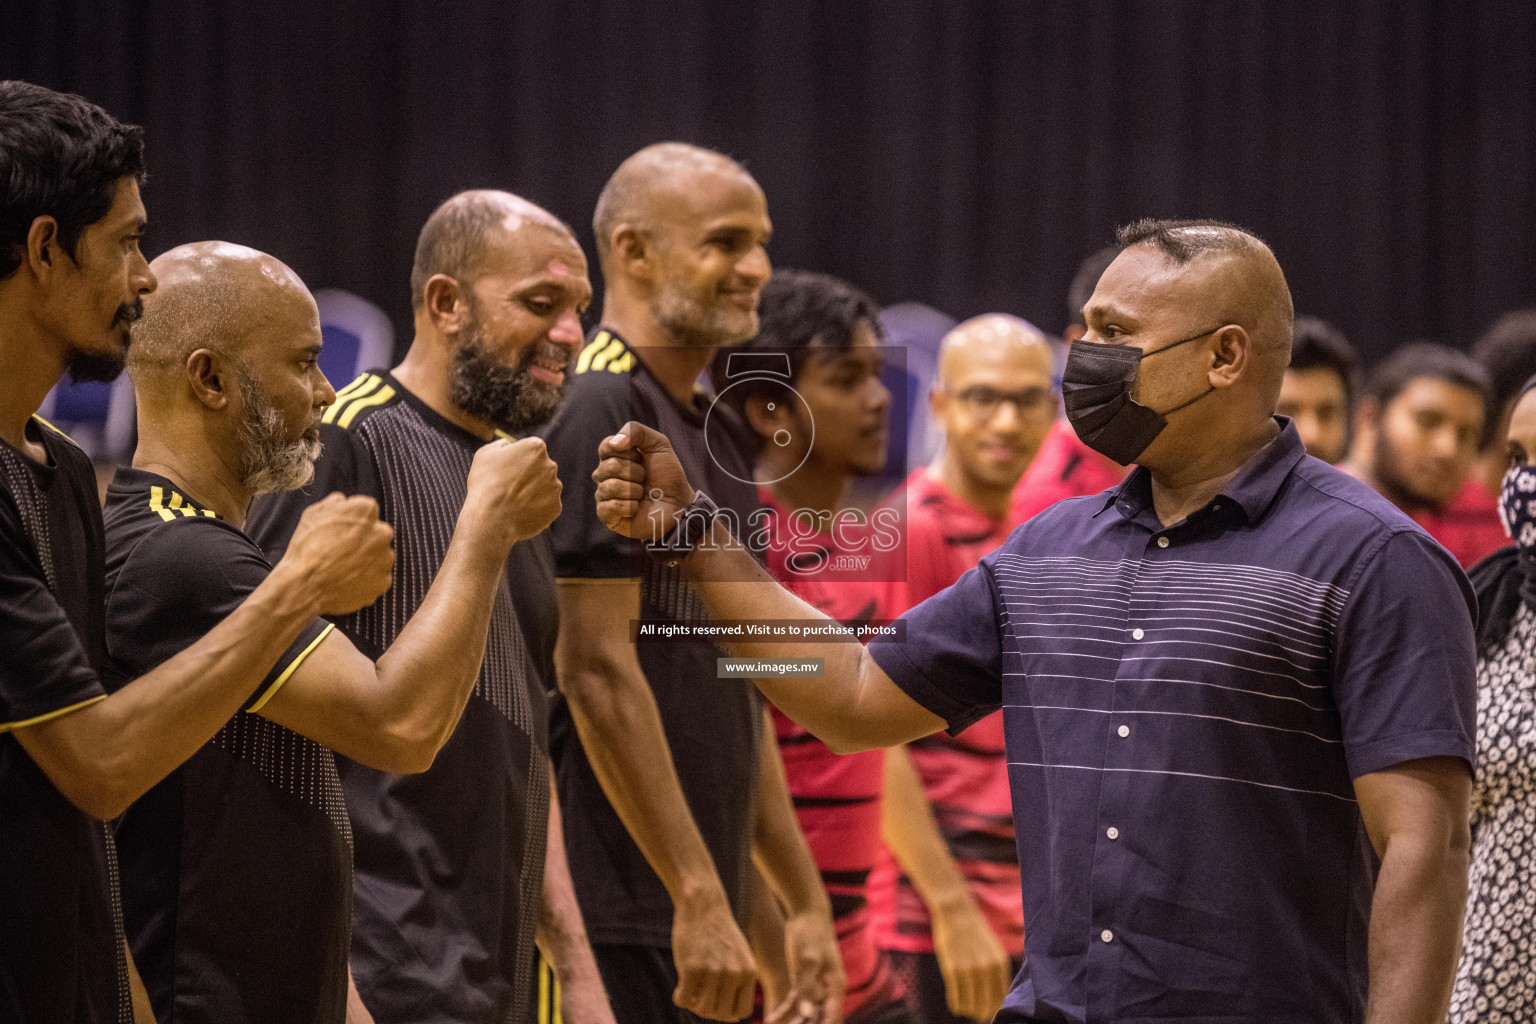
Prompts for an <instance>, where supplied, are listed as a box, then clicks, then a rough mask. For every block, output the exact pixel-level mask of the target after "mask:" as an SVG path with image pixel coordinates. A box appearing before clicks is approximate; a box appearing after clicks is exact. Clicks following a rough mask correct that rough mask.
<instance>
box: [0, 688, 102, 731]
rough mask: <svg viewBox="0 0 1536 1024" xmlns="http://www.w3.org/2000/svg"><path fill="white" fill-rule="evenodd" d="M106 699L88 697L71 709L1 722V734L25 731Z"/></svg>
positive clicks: (99, 695) (72, 705)
mask: <svg viewBox="0 0 1536 1024" xmlns="http://www.w3.org/2000/svg"><path fill="white" fill-rule="evenodd" d="M106 699H107V695H106V694H104V693H99V694H97V695H96V696H94V697H87V698H86V699H85V700H83V701H81V702H80V703H78V704H71V705H70V706H69V707H67V708H59V709H58V710H57V711H49V712H48V713H47V714H42V715H34V716H33V717H31V718H23V719H22V720H21V721H19V722H0V732H10V731H11V730H12V729H25V728H26V727H27V726H29V725H37V724H38V723H39V722H46V721H48V720H49V719H50V718H58V717H59V716H60V715H67V714H69V713H70V712H71V711H79V710H80V709H81V708H83V707H89V706H90V705H92V704H95V703H96V702H97V701H99V700H106Z"/></svg>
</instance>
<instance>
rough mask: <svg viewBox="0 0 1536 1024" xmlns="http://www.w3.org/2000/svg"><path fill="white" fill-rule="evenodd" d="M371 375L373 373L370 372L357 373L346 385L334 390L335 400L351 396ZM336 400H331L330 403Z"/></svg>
mask: <svg viewBox="0 0 1536 1024" xmlns="http://www.w3.org/2000/svg"><path fill="white" fill-rule="evenodd" d="M372 376H373V374H371V373H360V374H358V375H357V377H356V378H355V379H354V380H353V381H352V383H350V384H348V385H347V386H346V387H344V388H342V389H341V390H340V391H338V392H336V402H339V401H341V400H342V399H343V398H351V397H352V395H353V394H354V393H355V392H356V391H357V389H358V388H360V387H362V386H363V385H364V384H366V383H368V378H370V377H372ZM336 402H332V403H331V404H332V405H335V404H336Z"/></svg>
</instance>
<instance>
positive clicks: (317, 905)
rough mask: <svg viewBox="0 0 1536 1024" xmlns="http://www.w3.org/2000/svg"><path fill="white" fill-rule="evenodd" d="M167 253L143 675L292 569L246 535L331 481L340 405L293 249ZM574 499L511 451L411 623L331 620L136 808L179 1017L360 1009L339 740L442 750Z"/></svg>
mask: <svg viewBox="0 0 1536 1024" xmlns="http://www.w3.org/2000/svg"><path fill="white" fill-rule="evenodd" d="M151 266H152V268H153V270H154V271H155V273H156V275H157V276H158V278H159V282H160V287H159V289H158V291H157V292H156V293H155V294H153V295H151V296H149V297H148V298H147V300H146V302H145V304H144V316H143V319H142V320H140V321H139V323H138V324H137V325H136V326H135V329H134V335H135V344H134V346H133V348H132V349H131V351H130V354H129V369H130V372H131V373H132V375H133V381H134V387H135V390H136V392H137V395H138V416H139V445H138V449H137V451H135V453H134V459H133V466H132V468H126V469H120V470H119V471H118V473H117V475H116V477H115V478H114V479H113V481H112V485H111V486H110V487H109V488H108V491H107V508H106V538H107V606H106V627H107V653H108V655H109V657H110V658H111V662H112V664H113V665H114V666H115V667H117V668H118V669H120V670H121V671H122V672H123V673H124V674H125V675H127V676H132V675H134V674H138V673H142V672H146V671H148V670H149V669H150V668H152V667H153V666H155V665H157V664H159V663H160V662H162V661H164V660H165V659H166V658H169V657H172V656H173V655H175V654H176V653H177V652H179V651H181V650H182V649H184V648H186V647H187V646H189V645H191V644H192V643H194V642H195V641H196V640H197V639H198V638H199V637H200V636H202V635H203V634H204V633H206V632H208V631H209V630H211V629H212V628H213V627H214V626H215V625H217V623H218V622H219V621H220V620H221V619H223V618H224V616H225V615H227V614H228V613H229V612H230V610H231V609H233V608H234V607H236V606H237V605H238V604H239V603H240V602H241V601H242V600H243V599H244V598H245V597H246V595H247V594H249V593H251V592H253V591H254V590H255V589H256V588H257V587H259V586H260V585H261V584H262V582H263V581H264V580H265V579H266V578H267V577H268V576H269V575H271V573H272V569H271V566H270V564H269V563H268V562H267V560H266V559H265V558H264V557H263V556H262V553H261V550H260V548H258V547H257V546H256V544H255V542H254V541H252V540H251V539H250V538H249V537H248V536H247V535H246V534H245V532H243V531H244V528H245V525H246V511H247V506H248V505H249V503H250V501H251V499H252V498H253V497H254V496H256V495H257V494H263V493H270V492H275V491H285V490H288V489H290V488H294V487H300V486H303V485H304V484H306V483H308V482H309V480H310V478H311V476H312V474H313V464H314V460H315V458H316V456H317V455H318V454H319V451H320V432H319V429H318V426H319V421H320V418H321V415H322V413H323V412H324V411H325V410H326V409H327V408H328V407H330V406H331V405H332V403H334V402H335V400H336V394H335V392H334V391H332V390H331V386H330V384H329V382H327V381H326V379H325V375H324V374H323V373H321V372H320V369H319V365H318V363H317V361H316V359H317V356H318V355H319V352H320V346H321V336H320V320H319V313H318V311H317V310H316V308H315V303H314V300H313V299H312V298H310V295H309V291H308V290H307V289H306V288H305V287H304V285H303V283H302V282H301V281H300V280H299V279H298V277H296V276H295V275H294V273H293V272H292V271H291V270H289V269H288V268H287V267H285V266H283V264H281V263H279V262H278V261H277V260H275V259H273V258H272V257H270V256H266V255H264V254H262V253H258V252H255V251H253V250H250V249H246V248H244V247H242V246H237V245H229V244H227V243H223V242H203V243H198V244H194V245H184V246H180V247H179V248H176V249H172V250H171V251H170V252H168V253H166V254H164V255H163V256H161V257H159V258H158V259H157V260H155V262H154V263H153V264H152V265H151ZM344 501H345V502H351V503H356V504H358V505H360V506H362V507H364V508H366V509H367V510H368V511H369V512H370V513H372V514H374V515H377V506H376V504H375V499H374V498H373V497H371V496H363V497H351V498H346V499H343V498H341V497H339V496H335V495H331V496H330V497H326V498H324V500H323V501H322V502H321V504H327V503H332V504H334V503H342V502H344ZM559 507H560V501H559V484H558V481H557V480H556V478H555V473H554V465H553V464H552V463H551V462H550V461H549V460H548V458H546V457H545V455H544V450H543V445H542V444H541V443H540V442H538V441H520V442H512V441H500V442H497V443H495V444H492V445H487V446H486V447H485V448H484V449H482V450H481V451H479V452H478V453H477V454H476V456H475V459H474V468H473V470H472V473H471V478H470V482H469V489H468V497H467V499H466V500H465V502H464V506H463V509H462V511H461V512H460V513H459V516H458V520H457V525H456V528H454V529H453V530H452V542H451V544H450V545H449V551H448V557H447V558H446V559H445V560H444V562H443V564H442V567H441V570H440V571H439V572H438V573H437V576H436V579H435V581H433V582H432V585H431V588H430V591H429V592H428V594H427V596H426V599H425V600H424V601H423V602H422V603H421V605H420V607H419V608H417V609H413V614H412V615H411V616H410V617H409V621H408V622H407V623H406V624H405V626H404V628H403V629H401V630H400V631H399V635H398V637H396V638H394V639H393V640H392V642H391V643H389V644H368V645H366V647H364V648H363V649H361V650H360V649H359V646H357V645H354V643H353V641H352V640H351V639H349V638H348V637H347V636H346V635H345V634H344V633H342V632H339V631H337V630H336V629H335V627H334V626H333V625H331V624H330V623H327V622H325V621H324V620H323V619H320V618H318V617H311V619H310V621H309V623H308V624H307V625H306V626H305V628H304V629H303V631H302V632H301V633H300V635H299V637H298V639H296V640H295V641H293V643H292V644H290V645H289V647H288V650H287V651H286V652H284V654H283V656H282V657H281V658H278V659H276V660H275V661H273V660H270V659H269V660H268V662H267V663H266V664H265V665H264V666H263V676H262V678H261V679H260V680H259V685H254V686H252V687H250V688H249V690H248V691H247V694H246V698H247V699H246V702H245V706H244V708H243V709H238V710H237V712H236V713H235V714H234V717H233V718H231V719H230V720H229V723H228V724H227V725H226V726H225V727H224V728H223V729H222V730H220V732H219V733H218V735H216V736H215V737H214V738H213V740H212V741H211V742H210V743H208V744H207V745H206V746H204V747H203V749H202V750H200V751H198V752H197V754H196V755H194V756H193V757H192V758H191V759H190V760H189V761H188V762H187V763H186V764H185V765H184V766H182V767H181V768H179V769H177V770H176V771H175V772H173V773H172V774H171V776H170V777H169V778H168V779H166V780H165V781H164V782H162V783H161V784H160V785H158V786H156V787H155V788H154V789H153V790H151V791H150V792H149V793H148V794H146V795H145V796H144V797H143V798H142V799H140V800H139V801H138V802H137V803H135V804H134V805H133V807H132V808H130V809H129V811H128V814H127V815H126V817H125V818H124V820H123V822H122V824H121V826H120V827H119V829H118V834H117V845H118V850H119V852H120V854H121V859H122V870H123V877H124V886H123V889H124V909H125V918H126V923H127V930H128V935H129V938H130V940H131V941H132V944H133V950H134V956H135V958H136V959H137V961H138V963H139V965H140V971H141V973H142V974H143V976H144V981H145V984H146V987H147V988H148V990H149V994H150V998H151V1000H152V1002H153V1004H154V1008H155V1014H156V1016H157V1017H158V1019H159V1020H160V1021H162V1022H165V1024H171V1022H175V1024H192V1022H208V1024H213V1022H215V1021H217V1022H220V1024H228V1022H240V1021H250V1022H256V1021H278V1020H283V1021H290V1020H291V1021H306V1022H310V1021H312V1022H316V1024H320V1022H328V1024H340V1022H341V1021H342V1020H343V1019H344V1018H345V1016H346V1013H347V955H348V946H349V937H350V927H349V922H350V908H351V899H350V896H351V890H352V850H351V842H350V840H351V835H350V831H349V824H348V821H347V811H346V807H345V806H344V804H343V800H342V792H341V784H340V780H339V779H338V777H337V772H336V765H335V761H334V759H333V757H332V754H331V751H335V752H337V753H339V754H342V755H345V756H346V757H348V758H351V759H354V760H356V761H359V762H362V763H365V764H369V765H372V766H374V767H375V768H377V769H379V770H383V771H390V772H420V771H423V770H424V769H426V768H427V766H429V765H431V764H432V762H433V757H434V756H435V755H436V754H437V752H438V749H439V748H440V747H442V745H443V744H444V743H445V742H446V741H447V739H448V737H449V735H450V734H451V733H452V732H453V730H454V728H455V726H456V725H457V723H458V720H459V715H460V712H461V711H462V710H463V708H464V705H465V702H466V701H467V700H469V698H470V691H471V689H472V688H473V687H474V685H475V681H476V678H477V677H478V676H479V674H480V669H481V661H482V653H483V652H484V650H485V646H486V636H487V627H488V624H489V622H490V619H491V616H492V611H493V607H494V603H495V601H496V599H497V597H498V596H499V594H500V593H501V592H502V591H503V590H504V587H505V583H504V581H503V579H502V563H503V561H504V560H505V558H506V555H507V552H508V550H509V549H510V548H512V547H513V545H514V544H516V543H518V542H519V541H523V540H526V539H528V538H531V537H533V536H535V535H537V534H538V533H539V532H541V531H542V530H543V529H544V527H545V526H546V525H547V524H548V522H549V521H550V520H551V519H552V518H553V517H554V516H555V514H556V513H557V512H558V511H559ZM380 529H381V530H384V532H385V535H386V538H387V537H388V535H389V531H388V528H387V527H382V526H381V527H380ZM320 571H321V572H322V573H324V572H325V571H326V567H325V566H321V567H320ZM397 572H398V570H397ZM338 611H339V610H338Z"/></svg>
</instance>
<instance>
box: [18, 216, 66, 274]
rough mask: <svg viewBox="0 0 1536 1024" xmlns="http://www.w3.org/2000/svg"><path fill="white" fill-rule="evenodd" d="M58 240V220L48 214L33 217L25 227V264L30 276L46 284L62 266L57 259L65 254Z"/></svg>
mask: <svg viewBox="0 0 1536 1024" xmlns="http://www.w3.org/2000/svg"><path fill="white" fill-rule="evenodd" d="M67 255H68V253H66V252H65V251H64V246H63V245H62V244H61V243H60V242H59V222H58V221H56V220H54V219H53V218H52V217H50V216H46V215H44V216H42V217H34V218H33V219H32V226H31V227H30V228H28V229H27V258H26V263H27V266H28V267H29V268H30V269H31V271H32V276H33V277H36V278H37V279H38V280H39V281H41V282H42V283H44V284H46V283H48V279H49V278H50V277H51V276H52V275H54V274H56V273H58V272H59V271H60V270H61V269H62V268H61V267H60V266H59V261H60V259H61V258H62V257H64V256H67Z"/></svg>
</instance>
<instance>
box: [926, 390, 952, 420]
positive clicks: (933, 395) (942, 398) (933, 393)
mask: <svg viewBox="0 0 1536 1024" xmlns="http://www.w3.org/2000/svg"><path fill="white" fill-rule="evenodd" d="M948 408H949V396H948V395H947V394H945V393H944V389H943V388H941V387H939V386H938V385H937V384H935V385H934V386H933V387H931V388H929V389H928V412H929V413H931V414H932V415H933V418H934V421H935V422H938V423H943V422H944V413H945V411H946V410H947V409H948Z"/></svg>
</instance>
